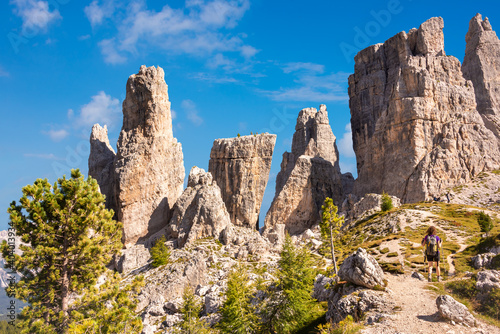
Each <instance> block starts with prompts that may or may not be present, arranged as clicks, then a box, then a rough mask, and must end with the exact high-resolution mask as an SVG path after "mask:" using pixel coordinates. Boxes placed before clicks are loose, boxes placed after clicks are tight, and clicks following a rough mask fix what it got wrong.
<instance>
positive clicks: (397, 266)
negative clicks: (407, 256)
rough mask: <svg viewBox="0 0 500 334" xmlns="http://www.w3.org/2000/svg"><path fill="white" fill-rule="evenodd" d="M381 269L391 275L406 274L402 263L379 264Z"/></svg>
mask: <svg viewBox="0 0 500 334" xmlns="http://www.w3.org/2000/svg"><path fill="white" fill-rule="evenodd" d="M379 265H380V267H382V270H383V271H385V272H388V273H391V274H404V273H405V272H404V270H403V267H402V266H401V263H399V262H395V263H392V262H379Z"/></svg>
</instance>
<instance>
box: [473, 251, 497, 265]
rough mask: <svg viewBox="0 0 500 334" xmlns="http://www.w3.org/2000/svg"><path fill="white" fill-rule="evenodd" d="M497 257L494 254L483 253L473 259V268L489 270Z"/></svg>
mask: <svg viewBox="0 0 500 334" xmlns="http://www.w3.org/2000/svg"><path fill="white" fill-rule="evenodd" d="M494 257H495V254H494V253H483V254H478V255H476V256H473V257H472V258H471V262H472V266H473V267H474V268H475V269H481V268H489V267H490V265H491V260H492V259H493V258H494Z"/></svg>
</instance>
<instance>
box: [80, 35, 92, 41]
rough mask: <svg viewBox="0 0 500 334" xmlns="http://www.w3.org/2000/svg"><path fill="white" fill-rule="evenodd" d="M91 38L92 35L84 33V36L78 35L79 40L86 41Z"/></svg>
mask: <svg viewBox="0 0 500 334" xmlns="http://www.w3.org/2000/svg"><path fill="white" fill-rule="evenodd" d="M89 38H90V35H83V36H80V37H78V40H79V41H85V40H87V39H89Z"/></svg>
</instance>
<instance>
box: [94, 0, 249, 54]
mask: <svg viewBox="0 0 500 334" xmlns="http://www.w3.org/2000/svg"><path fill="white" fill-rule="evenodd" d="M249 7H250V2H249V0H212V1H204V0H186V2H185V6H184V8H178V9H177V8H172V7H170V6H169V5H165V6H164V7H163V8H162V9H161V10H160V11H156V10H153V9H148V8H147V7H146V3H145V2H140V1H130V3H128V5H124V6H121V7H120V8H115V11H114V14H113V15H110V16H112V20H113V21H114V23H115V26H116V27H117V33H116V36H115V37H114V38H112V39H108V40H105V41H106V42H105V41H103V42H101V43H104V44H101V51H102V53H103V55H104V57H105V59H106V62H108V63H117V62H123V61H125V58H126V56H127V55H128V54H138V53H139V50H140V51H141V52H143V50H146V49H148V48H152V47H158V48H161V49H163V50H165V52H168V54H170V55H171V54H190V55H194V56H203V57H204V56H207V55H210V54H212V53H220V52H238V53H240V54H241V55H242V56H244V57H247V58H248V57H251V56H253V55H254V54H255V53H256V52H257V50H256V49H255V48H253V47H251V46H248V45H245V43H244V42H243V40H242V36H243V35H239V36H237V35H233V34H231V33H230V32H229V30H230V29H232V28H234V27H235V26H236V25H237V23H238V21H239V20H240V19H241V18H242V17H243V15H244V14H245V12H246V11H247V10H248V8H249ZM101 11H102V7H100V6H98V4H97V2H95V1H94V2H93V3H92V4H91V5H90V6H88V7H87V8H86V13H87V17H89V21H90V22H91V23H92V22H94V23H93V24H97V23H98V22H102V19H103V17H104V16H105V14H102V15H101ZM110 41H112V42H110Z"/></svg>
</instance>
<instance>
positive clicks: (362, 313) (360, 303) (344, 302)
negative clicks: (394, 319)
mask: <svg viewBox="0 0 500 334" xmlns="http://www.w3.org/2000/svg"><path fill="white" fill-rule="evenodd" d="M393 308H394V303H393V302H392V301H391V299H390V298H388V296H387V293H386V292H383V291H373V290H367V289H364V288H362V287H359V286H352V285H351V286H347V285H346V284H340V286H338V287H336V289H335V290H334V291H332V292H331V294H330V297H329V298H328V311H327V312H326V320H330V321H332V322H333V323H339V322H340V321H342V320H344V319H345V318H347V316H349V315H350V316H352V317H353V319H355V320H356V321H360V320H362V319H363V318H365V319H367V321H368V322H370V321H369V319H380V318H382V317H387V316H388V315H389V314H391V313H392V312H393V311H392V310H393Z"/></svg>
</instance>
